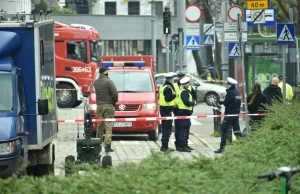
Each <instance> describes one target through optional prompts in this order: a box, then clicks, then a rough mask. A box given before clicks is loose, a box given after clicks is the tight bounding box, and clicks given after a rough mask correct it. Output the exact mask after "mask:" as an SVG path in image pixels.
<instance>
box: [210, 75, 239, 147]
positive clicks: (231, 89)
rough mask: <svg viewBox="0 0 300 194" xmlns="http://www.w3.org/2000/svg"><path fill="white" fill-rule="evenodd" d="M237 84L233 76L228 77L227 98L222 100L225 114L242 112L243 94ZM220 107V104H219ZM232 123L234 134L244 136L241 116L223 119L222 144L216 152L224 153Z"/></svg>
mask: <svg viewBox="0 0 300 194" xmlns="http://www.w3.org/2000/svg"><path fill="white" fill-rule="evenodd" d="M236 84H237V81H236V80H235V79H233V78H231V77H228V78H227V90H226V92H227V94H226V96H225V100H224V101H223V102H221V103H220V104H223V105H224V106H225V114H239V113H240V107H241V96H240V94H239V92H238V91H237V89H236V88H235V85H236ZM217 106H218V107H220V105H217ZM230 125H232V128H233V131H234V135H235V136H236V137H242V133H241V131H240V123H239V117H238V116H236V117H225V118H224V119H223V122H222V125H221V144H220V149H219V150H217V151H215V153H222V152H223V151H224V148H225V146H226V137H227V133H228V129H229V127H230Z"/></svg>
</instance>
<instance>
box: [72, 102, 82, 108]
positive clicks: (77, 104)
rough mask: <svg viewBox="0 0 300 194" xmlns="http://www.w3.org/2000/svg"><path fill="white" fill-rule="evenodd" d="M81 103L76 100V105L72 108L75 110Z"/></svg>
mask: <svg viewBox="0 0 300 194" xmlns="http://www.w3.org/2000/svg"><path fill="white" fill-rule="evenodd" d="M81 103H82V101H78V100H76V103H75V104H74V106H73V108H76V107H77V106H79V105H80V104H81Z"/></svg>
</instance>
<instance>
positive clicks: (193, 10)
mask: <svg viewBox="0 0 300 194" xmlns="http://www.w3.org/2000/svg"><path fill="white" fill-rule="evenodd" d="M202 15H203V14H202V9H201V7H200V6H199V5H197V4H190V5H188V6H187V7H186V9H185V18H186V20H187V21H188V22H190V23H196V22H199V21H200V20H201V18H202Z"/></svg>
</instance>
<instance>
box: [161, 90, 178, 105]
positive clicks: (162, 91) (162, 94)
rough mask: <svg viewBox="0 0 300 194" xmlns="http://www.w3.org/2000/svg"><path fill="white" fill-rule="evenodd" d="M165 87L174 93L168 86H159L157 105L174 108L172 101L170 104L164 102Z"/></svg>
mask: <svg viewBox="0 0 300 194" xmlns="http://www.w3.org/2000/svg"><path fill="white" fill-rule="evenodd" d="M167 87H170V89H171V90H172V91H173V92H174V90H173V89H172V87H171V86H169V85H164V86H161V87H160V88H159V105H160V106H174V105H175V102H174V100H172V101H171V102H166V100H165V95H164V90H165V88H167Z"/></svg>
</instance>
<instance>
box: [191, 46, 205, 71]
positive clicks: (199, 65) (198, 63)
mask: <svg viewBox="0 0 300 194" xmlns="http://www.w3.org/2000/svg"><path fill="white" fill-rule="evenodd" d="M192 53H193V57H194V60H195V63H196V66H197V71H198V74H199V75H201V74H202V73H204V70H203V66H202V62H201V59H200V54H199V52H198V51H195V50H193V51H192Z"/></svg>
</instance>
